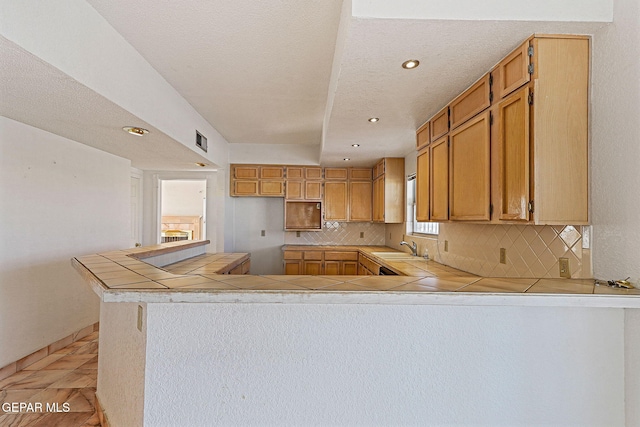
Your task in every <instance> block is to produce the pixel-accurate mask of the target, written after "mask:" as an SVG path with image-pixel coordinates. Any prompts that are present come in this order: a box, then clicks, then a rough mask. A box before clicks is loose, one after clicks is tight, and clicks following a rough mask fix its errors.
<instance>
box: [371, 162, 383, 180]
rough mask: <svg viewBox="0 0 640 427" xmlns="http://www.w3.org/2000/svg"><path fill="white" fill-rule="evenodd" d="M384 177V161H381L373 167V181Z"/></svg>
mask: <svg viewBox="0 0 640 427" xmlns="http://www.w3.org/2000/svg"><path fill="white" fill-rule="evenodd" d="M382 175H384V159H382V160H380V161H379V162H378V163H376V165H375V166H374V167H373V179H376V178H378V177H380V176H382Z"/></svg>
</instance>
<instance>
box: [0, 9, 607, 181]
mask: <svg viewBox="0 0 640 427" xmlns="http://www.w3.org/2000/svg"><path fill="white" fill-rule="evenodd" d="M344 1H345V2H348V3H345V6H347V7H348V6H350V4H351V3H350V1H349V0H344ZM87 3H88V4H89V5H91V6H92V7H93V8H94V9H95V10H96V11H97V12H98V13H99V14H100V15H101V16H102V17H103V18H104V19H105V20H106V21H107V22H108V24H109V25H111V26H112V27H113V29H115V30H116V31H117V32H118V33H119V34H120V35H121V36H122V38H123V39H124V40H126V41H127V42H128V43H129V44H130V45H131V46H133V47H134V48H135V49H136V50H137V51H138V52H139V53H140V55H141V56H142V57H143V58H144V59H145V60H146V61H148V62H149V64H151V66H152V67H153V68H154V69H155V70H156V71H157V72H158V73H160V75H161V76H162V77H163V78H164V79H165V80H166V81H167V82H168V83H169V84H170V85H171V86H173V87H174V88H175V89H176V90H177V92H178V93H179V94H180V95H181V96H183V97H184V98H185V99H186V100H187V101H188V102H189V103H190V104H191V105H192V106H193V107H194V108H195V110H196V111H197V112H198V113H199V114H200V115H201V116H202V117H204V119H206V120H207V121H208V122H209V123H210V124H211V125H212V126H213V127H214V128H216V129H217V130H218V131H219V132H220V133H221V134H222V135H223V136H224V137H225V138H226V139H227V141H229V142H230V143H231V146H234V145H235V146H236V147H237V146H238V145H236V144H245V143H247V144H273V145H272V146H269V150H267V152H268V153H269V155H268V156H265V158H264V160H263V161H264V162H265V163H270V162H271V163H277V162H278V161H279V160H278V159H279V155H280V156H282V153H283V151H282V150H283V149H284V150H286V148H283V147H291V144H299V145H302V146H305V147H307V148H309V149H310V150H311V151H312V150H315V147H317V148H318V152H319V153H320V155H319V157H318V160H319V161H320V162H321V163H322V164H323V165H338V164H344V162H343V160H342V159H343V158H344V157H349V158H351V159H352V162H351V163H350V164H351V165H354V166H355V165H358V166H360V165H362V166H370V165H372V164H373V163H374V162H375V161H376V160H377V159H379V158H381V157H385V156H394V157H395V156H405V155H406V154H408V153H409V152H410V151H411V150H413V148H414V140H415V130H416V128H417V127H418V126H420V125H421V124H422V123H423V122H424V121H425V120H426V119H428V118H429V117H430V116H431V115H432V114H433V113H435V112H437V111H438V110H439V109H440V108H442V107H443V106H444V105H445V104H446V103H447V102H448V101H449V100H451V99H452V98H453V97H454V96H455V95H457V94H458V93H460V92H461V91H462V90H464V89H465V88H466V87H468V86H469V85H470V84H471V83H473V82H474V81H475V80H476V79H478V78H479V77H481V75H482V74H483V73H484V72H486V71H487V70H488V69H489V68H490V67H491V66H492V65H494V64H495V63H496V62H497V61H498V60H499V59H500V58H501V57H502V56H504V55H505V54H507V53H508V52H509V51H510V50H511V49H513V48H514V47H516V46H517V45H518V44H519V43H520V42H521V41H522V40H523V39H525V38H526V37H528V36H529V35H531V34H532V33H577V34H594V33H595V31H596V30H597V29H598V28H600V27H602V26H604V25H606V24H603V23H598V22H594V23H579V22H527V21H522V20H520V21H455V20H427V19H421V20H411V19H381V18H376V19H371V18H369V19H367V18H355V17H351V16H346V17H344V18H342V19H343V22H340V19H341V13H342V12H343V11H342V6H343V4H342V3H343V0H335V1H331V0H326V1H324V0H323V1H319V0H270V1H264V2H259V1H255V0H237V1H233V2H231V1H227V0H206V1H205V0H198V1H191V0H190V1H186V0H176V1H171V2H162V3H158V2H157V1H154V0H138V1H135V2H129V1H126V0H87ZM345 10H347V11H350V10H351V9H349V8H347V9H345ZM339 28H341V31H338V30H339ZM60 31H63V30H62V29H61V30H60ZM338 35H340V39H339V40H338ZM87 48H90V47H89V46H88V47H87ZM0 49H2V50H1V51H0V56H1V57H2V61H0V72H1V73H2V74H1V75H0V78H1V79H2V82H3V84H2V85H1V86H2V93H1V96H2V100H1V101H2V102H0V114H2V115H5V116H7V117H10V118H13V119H16V120H19V121H22V122H25V123H28V124H31V125H34V126H37V127H40V128H42V129H45V130H48V131H50V132H53V133H56V134H59V135H62V136H65V137H67V138H70V139H74V140H76V141H79V142H82V143H85V144H88V145H91V146H94V147H96V148H98V149H101V150H104V151H107V152H110V153H113V154H116V155H119V156H122V157H126V158H129V159H131V160H132V164H133V165H134V166H136V167H138V168H141V169H156V170H193V169H194V166H193V165H194V163H195V162H204V163H208V162H207V161H206V159H203V158H202V157H201V156H200V155H198V153H197V152H194V151H192V150H191V149H189V148H186V147H185V146H184V145H182V144H181V143H179V142H177V141H175V140H174V139H172V138H170V137H169V136H167V135H164V134H163V133H162V132H160V131H158V130H157V129H154V128H153V126H152V125H150V124H147V123H141V122H140V119H139V118H136V116H135V115H134V114H133V113H131V112H130V111H127V109H126V108H123V107H122V106H120V105H116V104H114V103H113V102H111V101H109V100H108V99H106V98H104V97H103V96H101V95H99V94H98V93H96V92H94V91H93V90H91V89H90V88H88V87H86V86H84V85H82V84H81V83H79V82H78V81H76V80H74V79H72V78H71V77H69V76H67V75H66V74H64V73H63V72H61V71H59V70H58V69H57V68H55V67H53V66H51V65H50V64H48V63H46V62H45V61H43V60H41V59H40V58H37V57H35V56H33V55H31V54H30V53H28V52H26V51H24V50H22V49H21V48H20V47H19V46H17V45H15V44H13V43H12V42H11V41H8V40H7V39H5V38H2V37H0ZM336 52H337V53H336ZM334 56H335V57H334ZM410 58H414V59H418V60H420V62H421V65H420V67H418V68H417V69H415V70H410V71H409V70H404V69H402V68H401V67H400V64H401V63H402V62H403V61H405V60H406V59H410ZM334 91H335V93H334ZM327 111H328V112H330V114H328V115H327V116H326V117H325V114H326V113H327ZM372 116H375V117H379V118H380V121H379V122H378V123H376V124H371V123H369V122H368V121H367V119H368V118H369V117H372ZM125 124H135V125H143V126H148V127H149V128H150V129H151V130H152V133H151V135H149V136H147V137H145V138H135V137H131V136H129V135H126V134H124V133H123V132H122V131H120V130H119V129H120V128H121V127H122V126H123V125H125ZM156 126H157V127H162V126H161V124H159V123H156ZM323 131H324V134H323ZM131 138H134V139H131ZM354 143H358V144H360V147H359V148H357V149H356V148H353V147H352V146H351V144H354ZM320 147H322V150H320Z"/></svg>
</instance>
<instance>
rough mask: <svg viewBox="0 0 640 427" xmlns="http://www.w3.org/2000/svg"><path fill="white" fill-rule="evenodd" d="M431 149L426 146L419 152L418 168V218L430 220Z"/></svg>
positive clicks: (419, 219)
mask: <svg viewBox="0 0 640 427" xmlns="http://www.w3.org/2000/svg"><path fill="white" fill-rule="evenodd" d="M429 154H430V150H429V147H425V148H424V149H423V150H422V151H420V152H419V153H418V162H417V170H416V219H417V220H418V221H429V219H430V218H429V192H430V191H431V188H430V181H431V180H430V178H431V177H430V176H429V174H430V172H431V171H430V164H429V160H430V158H431V157H430V155H429Z"/></svg>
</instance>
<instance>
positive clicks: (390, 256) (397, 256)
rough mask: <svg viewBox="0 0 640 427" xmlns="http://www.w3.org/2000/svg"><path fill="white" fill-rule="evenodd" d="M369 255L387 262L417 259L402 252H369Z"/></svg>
mask: <svg viewBox="0 0 640 427" xmlns="http://www.w3.org/2000/svg"><path fill="white" fill-rule="evenodd" d="M371 255H375V256H377V257H378V258H382V259H384V260H387V261H410V260H414V261H415V260H417V259H419V258H418V257H415V256H411V255H410V254H407V253H404V252H371Z"/></svg>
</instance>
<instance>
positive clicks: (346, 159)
mask: <svg viewBox="0 0 640 427" xmlns="http://www.w3.org/2000/svg"><path fill="white" fill-rule="evenodd" d="M342 160H344V161H345V162H348V161H349V160H351V159H350V158H348V157H345V158H344V159H342Z"/></svg>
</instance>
